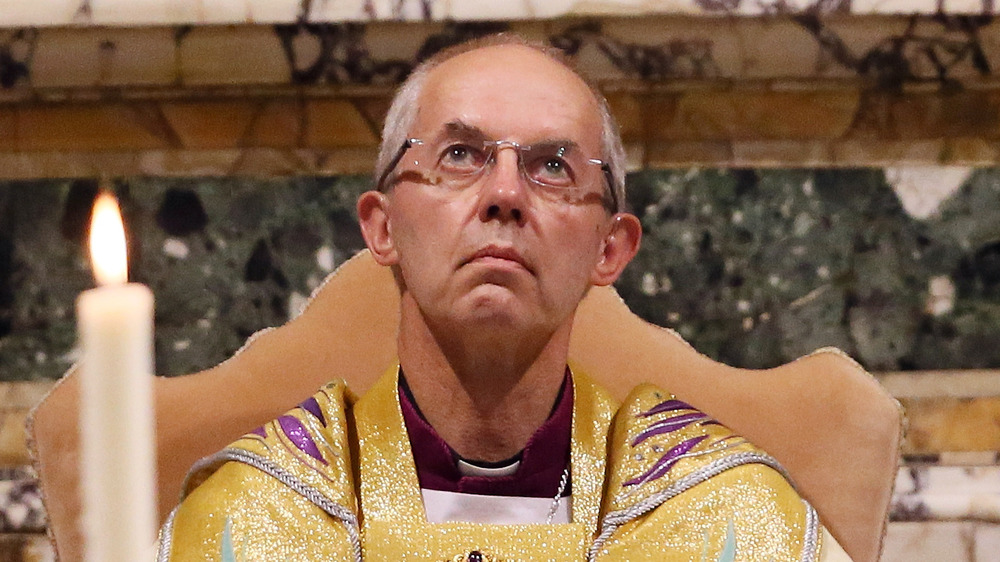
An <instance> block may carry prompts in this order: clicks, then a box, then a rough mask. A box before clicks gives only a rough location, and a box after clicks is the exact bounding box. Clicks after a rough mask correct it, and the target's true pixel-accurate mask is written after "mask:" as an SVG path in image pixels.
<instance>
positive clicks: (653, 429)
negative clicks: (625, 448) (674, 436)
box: [632, 412, 708, 447]
mask: <svg viewBox="0 0 1000 562" xmlns="http://www.w3.org/2000/svg"><path fill="white" fill-rule="evenodd" d="M707 417H708V416H706V415H705V414H703V413H701V412H693V413H690V414H681V415H679V416H674V417H672V418H668V419H665V420H661V421H658V422H656V423H654V424H653V425H651V426H649V427H647V428H646V429H644V430H642V432H640V433H639V435H636V437H635V439H634V440H633V441H632V446H633V447H635V446H636V445H638V444H639V443H642V442H643V441H645V440H646V439H649V438H650V437H653V436H654V435H662V434H664V433H670V432H671V431H677V430H678V429H681V428H683V427H686V426H688V425H691V424H692V423H694V422H696V421H701V420H704V419H706V418H707Z"/></svg>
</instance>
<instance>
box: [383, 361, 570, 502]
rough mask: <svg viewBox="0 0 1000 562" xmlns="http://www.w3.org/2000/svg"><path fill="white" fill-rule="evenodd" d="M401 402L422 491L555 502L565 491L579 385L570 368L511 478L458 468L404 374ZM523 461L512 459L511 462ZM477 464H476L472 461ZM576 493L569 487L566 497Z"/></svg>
mask: <svg viewBox="0 0 1000 562" xmlns="http://www.w3.org/2000/svg"><path fill="white" fill-rule="evenodd" d="M399 404H400V407H401V408H402V410H403V420H404V422H405V423H406V431H407V433H408V434H409V436H410V447H411V448H412V449H413V460H414V462H415V463H416V465H417V478H418V479H419V480H420V487H421V488H424V489H429V490H439V491H443V492H461V493H466V494H481V495H486V496H514V497H531V498H551V497H553V495H554V494H555V493H556V491H557V490H558V489H559V482H560V480H561V478H562V474H563V471H564V470H566V467H567V466H569V452H570V434H571V432H572V428H573V381H572V379H571V378H570V373H569V369H566V377H565V379H564V380H563V385H562V388H561V389H560V391H559V396H558V397H557V398H556V403H555V405H554V406H553V408H552V413H551V414H549V418H548V419H547V420H545V422H544V423H543V424H542V425H541V426H540V427H539V428H538V429H537V430H535V432H534V433H533V434H532V435H531V438H530V439H528V443H527V444H526V445H525V446H524V449H523V450H522V451H521V452H520V453H519V455H518V457H519V460H520V464H519V465H518V467H517V471H516V472H514V474H511V475H509V476H467V475H463V474H462V473H461V472H460V471H459V468H458V460H459V459H460V458H461V457H460V456H459V455H458V453H456V452H455V450H454V449H452V448H451V447H450V446H449V445H448V444H447V443H445V441H444V439H442V438H441V436H440V435H438V433H437V431H435V430H434V428H433V427H431V425H430V424H429V423H427V420H426V419H425V418H424V416H423V414H422V413H421V412H420V409H419V408H418V407H417V403H416V400H414V399H413V396H412V394H411V393H410V391H409V388H408V387H407V385H406V379H405V378H404V377H403V374H402V372H400V376H399ZM515 460H517V457H515V458H514V459H511V462H513V461H515ZM471 463H472V464H477V462H476V461H471ZM569 494H570V486H569V485H568V484H567V486H566V489H565V490H564V491H563V495H564V496H567V495H569Z"/></svg>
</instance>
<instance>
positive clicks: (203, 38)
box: [0, 0, 1000, 562]
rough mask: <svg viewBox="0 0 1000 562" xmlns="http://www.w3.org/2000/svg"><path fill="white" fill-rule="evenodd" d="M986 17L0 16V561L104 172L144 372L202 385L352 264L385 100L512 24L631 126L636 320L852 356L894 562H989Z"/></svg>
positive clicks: (570, 0)
mask: <svg viewBox="0 0 1000 562" xmlns="http://www.w3.org/2000/svg"><path fill="white" fill-rule="evenodd" d="M994 4H995V3H994V2H993V1H992V0H851V1H845V0H764V1H756V0H755V1H749V0H671V1H647V0H638V1H637V0H594V1H590V0H587V1H580V0H528V1H523V2H496V1H486V0H346V1H339V0H338V1H337V2H329V1H323V0H267V1H262V0H225V1H212V2H205V1H202V0H141V1H136V0H41V1H36V2H21V1H17V0H0V559H2V560H8V559H10V560H50V559H51V556H52V553H51V550H50V549H49V548H48V547H47V545H46V542H45V539H44V536H43V535H42V534H41V533H42V532H43V531H44V513H43V511H42V509H41V506H40V503H39V499H38V491H37V487H36V484H35V481H34V478H33V474H32V472H31V469H30V468H27V467H26V462H27V460H26V456H25V450H24V440H23V432H22V430H21V428H22V426H23V420H24V416H25V413H26V411H27V409H28V408H29V407H30V406H31V405H32V404H33V403H35V402H36V401H37V400H38V398H39V397H40V396H41V395H42V394H44V392H46V390H47V389H48V388H49V387H50V386H51V384H52V380H53V379H54V378H56V377H58V376H59V375H60V374H61V373H62V372H63V371H64V369H65V368H66V367H67V366H68V365H70V364H71V363H72V362H73V360H74V358H75V357H76V352H75V351H74V340H75V329H74V326H73V299H74V297H75V295H76V294H78V292H79V291H81V290H83V289H85V288H87V287H89V286H91V284H92V281H91V279H90V273H89V271H88V268H87V264H86V261H85V253H84V249H83V233H84V231H85V228H86V226H85V225H86V223H85V221H86V215H87V213H88V212H89V204H90V202H91V200H92V198H93V196H94V194H95V192H96V190H97V187H98V184H97V180H95V179H93V178H100V177H104V178H115V179H113V180H110V181H111V183H110V184H109V186H110V187H111V188H113V189H114V190H115V191H116V192H117V194H118V195H119V196H120V198H121V199H122V202H123V204H124V208H125V213H126V221H127V223H128V226H129V229H130V235H131V238H132V246H131V251H132V256H131V257H132V259H133V261H132V274H133V276H134V278H135V279H137V280H140V281H142V282H144V283H147V284H149V285H150V286H151V287H152V288H153V290H154V292H155V293H156V298H157V316H156V322H157V343H156V352H157V367H158V368H157V370H158V371H159V372H161V373H163V374H166V375H174V374H179V373H184V372H189V371H193V370H198V369H201V368H204V367H206V366H208V365H211V364H214V363H215V362H218V361H219V360H221V359H223V358H225V357H227V356H228V355H229V354H230V353H231V352H232V351H233V350H235V349H236V348H237V347H239V346H240V345H241V344H242V342H243V341H244V340H245V338H246V337H247V336H248V335H249V334H251V333H253V332H254V331H255V330H257V329H260V328H262V327H265V326H269V325H273V324H278V323H281V322H282V321H284V319H285V318H287V317H288V316H289V315H292V314H294V313H295V312H296V311H297V310H298V309H299V308H300V307H301V306H302V305H303V303H304V302H305V300H306V298H307V296H308V295H309V293H310V292H311V290H312V289H313V288H314V287H316V286H317V284H318V283H320V281H321V280H322V278H323V277H324V276H325V275H326V274H327V273H329V272H330V271H331V270H332V269H333V268H335V267H336V266H337V265H338V264H339V263H341V262H342V261H343V260H344V259H346V258H347V257H348V256H350V255H351V254H352V253H353V252H355V251H356V250H357V249H359V248H360V247H361V246H362V243H361V239H360V236H359V234H358V232H357V227H356V224H355V218H354V211H353V201H354V198H355V197H356V195H357V194H358V193H359V192H361V191H362V190H364V189H366V188H367V185H368V182H369V179H368V178H367V176H366V174H367V173H368V172H369V170H370V169H371V166H372V160H373V153H374V149H375V146H376V144H377V142H378V133H379V128H380V126H381V122H382V119H383V116H384V111H385V107H386V104H387V100H388V97H389V95H390V94H391V91H392V89H393V87H394V84H395V83H396V82H398V80H399V79H400V78H401V77H402V76H404V75H405V74H406V73H407V72H408V71H409V69H410V68H412V66H413V64H414V63H415V62H416V61H419V60H421V59H422V58H423V57H425V56H427V55H428V54H429V53H431V52H433V51H435V50H437V49H440V48H441V47H443V46H445V45H448V44H451V43H454V42H456V41H460V40H462V39H465V38H468V37H471V36H473V35H477V34H482V33H488V32H494V31H500V30H511V31H515V32H518V33H520V34H523V35H525V36H528V37H530V38H534V39H537V40H541V41H547V42H549V43H552V44H553V45H557V46H559V47H562V48H564V49H566V50H567V51H568V52H570V53H572V54H573V56H574V57H575V58H576V60H577V62H578V64H579V65H580V67H581V68H582V69H583V70H584V72H586V73H587V74H588V75H589V76H591V77H592V78H593V79H595V80H596V81H597V82H598V83H599V85H600V87H601V89H602V90H603V91H604V92H605V94H606V95H607V96H608V98H609V101H610V103H611V105H612V109H613V111H614V113H615V115H616V116H617V118H618V119H619V121H620V123H621V125H622V132H623V136H624V139H625V142H626V146H627V149H628V156H629V169H630V172H631V175H630V177H629V184H630V190H631V192H630V203H631V205H632V207H633V209H634V211H635V212H636V213H637V214H638V215H639V216H640V217H641V219H642V222H643V227H644V232H645V243H644V247H643V250H642V252H641V254H640V255H639V256H638V257H637V259H636V260H635V262H634V263H633V265H632V266H630V268H629V270H628V271H627V272H626V274H625V275H624V277H623V279H622V280H621V281H620V282H619V284H618V289H619V291H620V292H621V294H622V295H623V297H624V298H625V299H626V301H627V302H628V303H629V305H630V306H631V307H632V308H633V309H634V310H636V311H637V312H638V313H640V314H641V315H642V316H643V317H645V318H647V319H648V320H650V321H652V322H655V323H658V324H661V325H665V326H670V327H672V328H674V329H677V330H678V331H679V332H680V333H682V334H683V335H684V336H685V337H686V338H688V339H689V340H690V341H692V343H694V345H695V346H696V347H697V348H699V349H700V350H702V351H704V352H706V353H708V354H709V355H711V356H713V357H716V358H718V359H721V360H723V361H726V362H729V363H732V364H736V365H742V366H748V367H766V366H771V365H775V364H778V363H782V362H785V361H788V360H790V359H793V358H795V357H797V356H799V355H801V354H803V353H806V352H808V351H810V350H812V349H814V348H816V347H819V346H823V345H836V346H839V347H842V348H844V349H845V350H847V351H848V352H849V353H851V354H852V355H853V356H855V357H857V358H858V359H859V360H860V361H861V362H862V363H863V364H864V365H865V366H866V367H868V368H869V369H871V370H873V371H875V372H876V373H877V374H878V375H879V377H880V380H881V381H882V382H883V383H884V384H886V386H887V387H888V388H889V390H890V391H891V392H892V393H893V395H894V396H896V397H898V398H899V399H900V400H901V401H902V402H903V404H904V405H905V406H906V408H907V411H908V414H909V418H910V424H909V433H908V437H907V441H906V444H905V445H904V453H905V456H904V465H903V467H902V468H901V469H900V472H899V477H898V480H897V483H896V494H895V496H894V499H893V504H892V520H893V522H892V523H891V524H890V526H889V532H888V536H887V543H886V550H885V556H884V559H885V560H891V561H895V560H935V561H948V562H951V561H955V562H958V561H962V562H983V561H986V560H994V559H996V552H997V549H998V548H1000V487H998V486H997V485H996V482H998V481H1000V459H998V457H997V451H1000V414H998V412H1000V377H997V373H998V369H1000V351H998V346H997V345H996V343H995V342H996V341H998V336H1000V168H997V167H996V166H997V165H1000V148H998V147H1000V84H998V83H997V81H996V72H995V68H996V67H997V64H998V62H997V61H998V58H1000V39H998V38H1000V22H998V21H996V19H995V17H994V14H995V6H994ZM889 371H891V372H889Z"/></svg>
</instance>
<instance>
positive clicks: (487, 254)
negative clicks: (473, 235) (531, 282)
mask: <svg viewBox="0 0 1000 562" xmlns="http://www.w3.org/2000/svg"><path fill="white" fill-rule="evenodd" d="M473 262H480V263H488V262H494V263H498V264H503V263H505V262H506V263H507V264H510V265H514V264H516V265H519V266H521V267H522V268H524V269H525V270H527V271H528V272H529V273H534V272H533V270H532V269H531V267H529V266H528V263H527V261H525V259H524V257H523V256H521V254H520V253H519V252H518V251H517V250H515V249H514V248H510V247H505V246H493V245H491V246H486V247H485V248H482V249H480V250H478V251H477V252H475V253H474V254H472V255H471V256H469V257H468V258H467V259H466V260H465V261H463V262H462V265H468V264H470V263H473Z"/></svg>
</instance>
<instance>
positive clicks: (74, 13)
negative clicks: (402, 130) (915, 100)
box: [0, 0, 994, 27]
mask: <svg viewBox="0 0 1000 562" xmlns="http://www.w3.org/2000/svg"><path fill="white" fill-rule="evenodd" d="M0 8H2V9H3V12H0V13H2V14H3V19H2V22H0V26H31V27H37V26H60V25H61V26H145V25H156V24H172V25H173V24H178V25H179V24H185V25H219V24H243V23H251V22H254V23H296V22H299V21H304V22H309V23H323V22H339V21H359V22H365V21H443V20H483V19H488V20H520V19H535V18H555V17H581V16H607V15H617V16H631V17H640V16H650V15H663V14H677V15H685V16H691V17H720V16H742V17H748V16H767V15H773V14H775V13H785V14H811V13H823V14H834V15H886V14H889V15H893V14H912V13H917V14H936V13H945V14H949V15H956V14H992V13H993V11H994V7H993V2H992V1H990V0H944V1H941V0H911V1H892V0H852V1H844V0H791V1H787V0H763V1H750V0H732V1H726V2H718V1H709V0H673V1H662V0H661V1H659V2H637V1H636V0H526V1H521V2H495V1H489V0H338V1H337V2H313V1H311V0H236V1H228V2H204V1H202V0H144V1H143V2H141V3H139V2H135V1H134V0H46V1H40V2H17V1H7V2H4V3H3V4H0Z"/></svg>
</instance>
